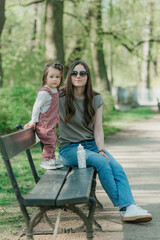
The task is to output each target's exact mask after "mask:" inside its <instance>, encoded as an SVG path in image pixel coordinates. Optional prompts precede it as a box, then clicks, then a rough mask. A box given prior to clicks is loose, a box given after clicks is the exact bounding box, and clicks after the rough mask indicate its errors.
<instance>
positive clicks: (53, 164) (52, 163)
mask: <svg viewBox="0 0 160 240" xmlns="http://www.w3.org/2000/svg"><path fill="white" fill-rule="evenodd" d="M41 167H42V168H44V169H48V170H54V169H57V168H62V167H63V165H62V164H59V163H57V161H56V160H55V159H51V160H49V161H44V160H42V162H41Z"/></svg>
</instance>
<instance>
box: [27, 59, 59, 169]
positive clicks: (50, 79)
mask: <svg viewBox="0 0 160 240" xmlns="http://www.w3.org/2000/svg"><path fill="white" fill-rule="evenodd" d="M62 81H63V65H62V64H60V63H49V64H47V65H46V67H45V69H44V73H43V77H42V88H41V89H40V90H39V92H38V96H37V99H36V101H35V104H34V106H33V111H32V120H31V121H30V122H29V123H28V124H26V125H25V127H24V128H27V127H31V128H33V129H34V130H36V133H37V135H38V137H39V139H40V141H41V142H42V143H43V145H44V147H43V153H42V163H41V167H42V168H45V169H57V168H61V167H63V165H61V164H60V163H58V161H57V160H56V157H55V151H56V144H57V136H56V124H57V118H58V108H59V90H58V87H59V86H60V84H62Z"/></svg>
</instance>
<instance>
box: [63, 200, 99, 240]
mask: <svg viewBox="0 0 160 240" xmlns="http://www.w3.org/2000/svg"><path fill="white" fill-rule="evenodd" d="M89 200H90V204H91V207H90V210H89V214H88V216H86V215H85V214H84V213H83V212H82V211H81V210H80V209H79V208H78V207H76V206H74V205H72V206H66V208H67V209H69V210H71V211H73V212H74V213H76V214H77V215H78V216H79V217H80V218H81V219H82V221H83V222H84V224H85V226H86V232H87V239H88V240H89V239H92V238H93V222H94V212H95V208H96V200H95V198H93V197H90V199H89Z"/></svg>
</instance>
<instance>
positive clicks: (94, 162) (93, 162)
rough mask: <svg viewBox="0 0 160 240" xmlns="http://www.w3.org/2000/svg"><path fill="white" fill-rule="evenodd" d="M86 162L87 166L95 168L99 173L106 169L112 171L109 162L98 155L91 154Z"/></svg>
mask: <svg viewBox="0 0 160 240" xmlns="http://www.w3.org/2000/svg"><path fill="white" fill-rule="evenodd" d="M86 161H87V165H89V166H93V167H95V168H96V170H97V171H99V170H100V169H104V168H105V169H108V170H109V169H110V165H109V162H108V160H107V159H106V158H105V157H104V156H102V155H100V154H98V153H91V154H89V156H87V159H86Z"/></svg>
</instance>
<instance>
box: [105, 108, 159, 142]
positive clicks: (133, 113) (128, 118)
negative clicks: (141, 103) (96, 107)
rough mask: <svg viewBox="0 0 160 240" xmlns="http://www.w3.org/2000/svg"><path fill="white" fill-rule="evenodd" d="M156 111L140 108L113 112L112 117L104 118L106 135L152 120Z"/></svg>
mask: <svg viewBox="0 0 160 240" xmlns="http://www.w3.org/2000/svg"><path fill="white" fill-rule="evenodd" d="M154 114H155V111H154V110H152V109H150V108H148V107H139V108H135V109H131V110H126V111H119V110H113V111H112V112H110V115H109V116H108V117H107V116H104V118H103V127H104V135H105V137H107V135H109V134H112V133H115V132H117V131H119V130H121V129H123V128H125V127H127V126H128V124H129V123H132V122H134V121H140V120H142V119H148V118H151V117H152V116H153V115H154Z"/></svg>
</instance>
